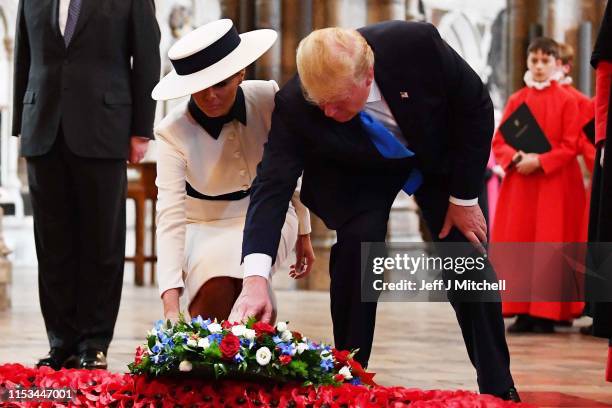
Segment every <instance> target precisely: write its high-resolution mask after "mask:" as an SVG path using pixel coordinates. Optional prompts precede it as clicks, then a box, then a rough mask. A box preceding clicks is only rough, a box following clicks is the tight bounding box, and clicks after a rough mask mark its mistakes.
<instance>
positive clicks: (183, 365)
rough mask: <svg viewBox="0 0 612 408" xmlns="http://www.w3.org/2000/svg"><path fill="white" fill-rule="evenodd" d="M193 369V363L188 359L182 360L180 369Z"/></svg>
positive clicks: (185, 370)
mask: <svg viewBox="0 0 612 408" xmlns="http://www.w3.org/2000/svg"><path fill="white" fill-rule="evenodd" d="M192 369H193V365H192V364H191V363H190V362H189V361H187V360H183V361H181V364H179V371H184V372H187V371H191V370H192Z"/></svg>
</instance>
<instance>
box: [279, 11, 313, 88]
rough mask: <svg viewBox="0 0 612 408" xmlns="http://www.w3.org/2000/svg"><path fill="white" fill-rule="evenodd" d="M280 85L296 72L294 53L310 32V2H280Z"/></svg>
mask: <svg viewBox="0 0 612 408" xmlns="http://www.w3.org/2000/svg"><path fill="white" fill-rule="evenodd" d="M281 5H282V17H283V21H282V33H281V36H282V77H281V78H282V79H281V80H282V83H283V84H284V83H285V82H287V81H288V80H289V79H290V78H291V77H292V76H293V75H294V74H295V72H296V66H295V51H296V49H297V46H298V44H299V43H300V41H301V40H302V38H304V37H305V36H307V35H308V33H309V32H310V31H311V30H312V0H282V3H281Z"/></svg>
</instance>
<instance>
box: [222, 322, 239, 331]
mask: <svg viewBox="0 0 612 408" xmlns="http://www.w3.org/2000/svg"><path fill="white" fill-rule="evenodd" d="M239 324H240V323H238V322H230V321H227V320H224V321H222V322H221V327H222V328H223V330H229V329H231V328H232V327H234V326H238V325H239Z"/></svg>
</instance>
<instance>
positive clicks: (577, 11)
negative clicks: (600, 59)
mask: <svg viewBox="0 0 612 408" xmlns="http://www.w3.org/2000/svg"><path fill="white" fill-rule="evenodd" d="M601 3H604V2H601V1H598V0H548V27H549V33H548V35H549V36H550V37H552V38H553V39H554V40H556V41H559V42H564V43H566V44H569V45H571V46H572V47H573V48H574V50H575V52H576V55H575V57H574V69H573V72H572V73H571V75H572V77H573V79H574V85H575V86H576V87H578V88H584V89H583V91H585V90H586V91H587V92H586V93H587V94H590V93H591V90H592V85H591V84H592V82H593V81H591V79H592V77H591V76H590V75H591V74H592V69H591V67H590V66H589V65H588V64H580V61H581V60H583V61H588V60H590V57H591V53H592V51H593V50H592V46H590V45H591V44H594V41H595V38H596V36H597V30H595V29H593V30H591V32H590V33H589V34H590V41H589V39H588V38H582V41H580V40H581V39H580V31H581V26H582V30H583V34H584V33H585V29H586V25H585V24H584V23H588V22H590V23H591V27H598V21H599V6H600V4H601ZM581 45H582V46H581ZM581 65H582V66H581ZM585 70H586V72H584V71H585ZM581 77H582V78H583V81H582V83H581V82H580V81H579V79H580V78H581ZM586 88H589V89H586Z"/></svg>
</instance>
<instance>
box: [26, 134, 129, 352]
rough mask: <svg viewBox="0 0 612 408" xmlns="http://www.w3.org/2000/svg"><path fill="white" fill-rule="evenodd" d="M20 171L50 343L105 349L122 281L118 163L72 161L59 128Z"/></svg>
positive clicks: (122, 181) (122, 171) (122, 192)
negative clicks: (48, 148)
mask: <svg viewBox="0 0 612 408" xmlns="http://www.w3.org/2000/svg"><path fill="white" fill-rule="evenodd" d="M27 168H28V181H29V186H30V194H31V197H32V207H33V211H34V235H35V241H36V254H37V258H38V285H39V297H40V305H41V309H42V314H43V318H44V321H45V326H46V329H47V336H48V338H49V344H50V346H51V347H60V348H64V349H67V350H72V351H83V350H85V349H87V348H94V349H98V350H103V351H106V350H107V349H108V345H109V343H110V341H111V339H112V337H113V330H114V327H115V321H116V319H117V313H118V311H119V301H120V298H121V288H122V283H123V265H124V257H125V229H126V226H125V223H126V220H125V197H126V188H127V178H126V163H125V160H119V159H92V158H83V157H78V156H75V155H74V154H73V153H72V152H71V151H70V150H69V148H68V147H67V145H66V143H65V142H64V138H63V135H62V132H61V131H60V133H59V135H58V138H57V141H56V142H55V145H54V146H53V148H52V149H51V151H49V153H47V154H45V155H43V156H38V157H29V158H27Z"/></svg>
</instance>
